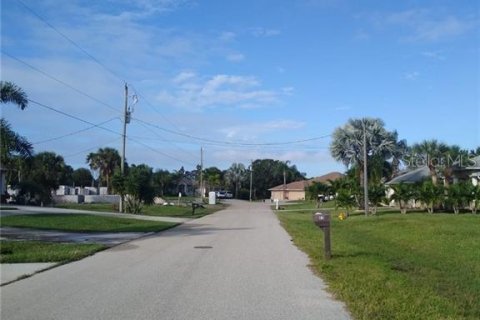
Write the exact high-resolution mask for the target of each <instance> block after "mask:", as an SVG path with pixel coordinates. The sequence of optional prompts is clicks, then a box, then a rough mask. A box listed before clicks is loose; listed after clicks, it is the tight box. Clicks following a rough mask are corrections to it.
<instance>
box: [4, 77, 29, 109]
mask: <svg viewBox="0 0 480 320" xmlns="http://www.w3.org/2000/svg"><path fill="white" fill-rule="evenodd" d="M0 101H1V103H13V104H16V105H17V106H18V107H19V108H20V109H22V110H23V109H25V108H26V107H27V106H28V98H27V94H26V93H25V91H23V90H22V88H20V87H19V86H17V85H16V84H14V83H12V82H8V81H0Z"/></svg>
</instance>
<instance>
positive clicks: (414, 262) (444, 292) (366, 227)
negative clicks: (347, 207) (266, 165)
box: [277, 211, 480, 319]
mask: <svg viewBox="0 0 480 320" xmlns="http://www.w3.org/2000/svg"><path fill="white" fill-rule="evenodd" d="M312 214H313V213H312V212H281V211H279V212H277V215H278V216H279V218H280V220H281V222H282V225H283V226H284V227H285V229H286V230H287V231H288V232H289V234H290V235H291V236H292V238H293V241H294V243H295V244H296V245H297V246H298V247H299V248H300V249H301V250H303V251H304V252H306V253H307V254H308V255H309V256H310V259H311V262H312V266H311V267H312V269H313V270H314V271H315V272H317V273H318V274H320V275H321V276H322V278H323V279H324V280H325V281H326V282H327V283H328V286H329V290H330V291H331V292H332V293H333V294H334V296H336V297H337V298H338V299H340V300H343V301H345V303H346V304H347V307H348V309H349V311H350V312H351V314H352V315H353V316H354V317H355V318H356V319H480V303H479V302H480V215H471V214H462V215H453V214H433V215H431V214H426V213H418V212H417V213H409V214H407V215H402V214H392V213H387V214H383V215H377V216H370V217H364V216H363V215H355V216H351V217H349V218H347V219H346V220H343V221H340V220H339V219H338V218H337V216H336V214H333V213H332V217H331V220H332V226H331V237H332V255H333V256H332V259H331V260H328V261H327V260H324V257H323V234H322V231H321V230H320V229H319V228H317V227H316V226H315V225H314V224H313V222H312Z"/></svg>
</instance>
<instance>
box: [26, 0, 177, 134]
mask: <svg viewBox="0 0 480 320" xmlns="http://www.w3.org/2000/svg"><path fill="white" fill-rule="evenodd" d="M17 2H19V3H20V4H21V5H22V6H23V7H25V8H26V9H27V10H28V11H30V12H31V13H32V14H33V15H34V16H36V17H37V18H38V19H40V20H41V21H42V22H43V23H45V24H46V25H47V26H49V27H50V28H51V29H52V30H54V31H55V32H56V33H58V34H59V35H60V36H61V37H62V38H64V39H65V40H67V41H68V42H70V43H71V44H72V45H73V46H75V47H76V48H77V49H79V50H80V51H82V52H83V53H84V54H85V55H86V56H88V57H89V58H90V59H92V60H93V61H95V62H96V63H97V64H98V65H99V66H101V67H102V68H104V69H105V70H107V71H108V72H109V73H110V74H112V75H113V76H114V77H115V78H117V79H118V80H120V81H121V82H122V83H126V82H127V81H125V80H124V79H123V78H122V77H120V76H119V75H118V74H117V73H116V72H115V71H113V70H112V69H110V68H108V67H107V66H106V65H105V64H103V63H102V62H100V61H99V60H98V59H97V58H95V57H94V56H93V55H92V54H90V53H89V52H87V51H86V50H85V49H83V48H82V47H81V46H80V45H79V44H77V43H76V42H75V41H73V40H72V39H71V38H69V37H68V36H67V35H65V34H64V33H62V32H61V31H60V30H58V29H57V28H56V27H55V26H53V25H52V24H51V23H49V22H48V21H47V20H46V19H45V18H43V17H42V16H40V15H39V14H38V13H36V12H35V11H34V10H33V9H32V8H30V7H29V6H27V5H26V4H25V3H24V2H23V1H22V0H17ZM134 90H135V91H138V90H136V89H135V87H134ZM138 95H139V96H140V97H141V98H142V99H143V100H144V101H145V102H146V103H147V105H148V106H150V107H151V108H152V109H153V110H154V111H155V112H157V113H159V114H160V116H161V117H162V118H163V119H164V120H165V121H167V122H169V123H170V124H171V125H172V126H173V127H174V128H176V129H177V130H178V126H177V125H176V124H175V123H173V122H172V121H170V120H169V119H168V118H166V117H165V116H164V115H163V114H162V113H161V112H160V111H158V110H157V109H156V108H155V107H154V106H153V105H152V104H151V103H150V102H149V101H148V100H147V99H146V98H145V96H144V95H142V94H141V93H138ZM115 110H116V111H118V110H117V109H115Z"/></svg>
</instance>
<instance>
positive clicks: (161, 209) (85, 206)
mask: <svg viewBox="0 0 480 320" xmlns="http://www.w3.org/2000/svg"><path fill="white" fill-rule="evenodd" d="M173 203H176V202H173ZM56 207H57V208H64V209H76V210H86V211H99V212H115V210H114V206H113V205H112V204H110V203H79V204H76V203H66V204H57V205H56ZM226 207H227V205H226V204H224V203H219V204H216V205H204V208H197V209H195V214H192V207H191V205H190V204H187V203H181V204H180V205H171V206H170V205H168V206H163V205H147V206H143V208H142V212H141V213H140V215H147V216H159V217H177V218H200V217H203V216H206V215H209V214H211V213H214V212H216V211H219V210H223V209H225V208H226Z"/></svg>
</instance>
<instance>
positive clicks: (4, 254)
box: [0, 240, 107, 263]
mask: <svg viewBox="0 0 480 320" xmlns="http://www.w3.org/2000/svg"><path fill="white" fill-rule="evenodd" d="M105 248H107V246H105V245H101V244H75V243H50V242H40V241H5V240H2V241H0V263H34V262H62V263H63V262H69V261H74V260H80V259H82V258H84V257H86V256H89V255H92V254H94V253H95V252H97V251H99V250H103V249H105Z"/></svg>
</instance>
